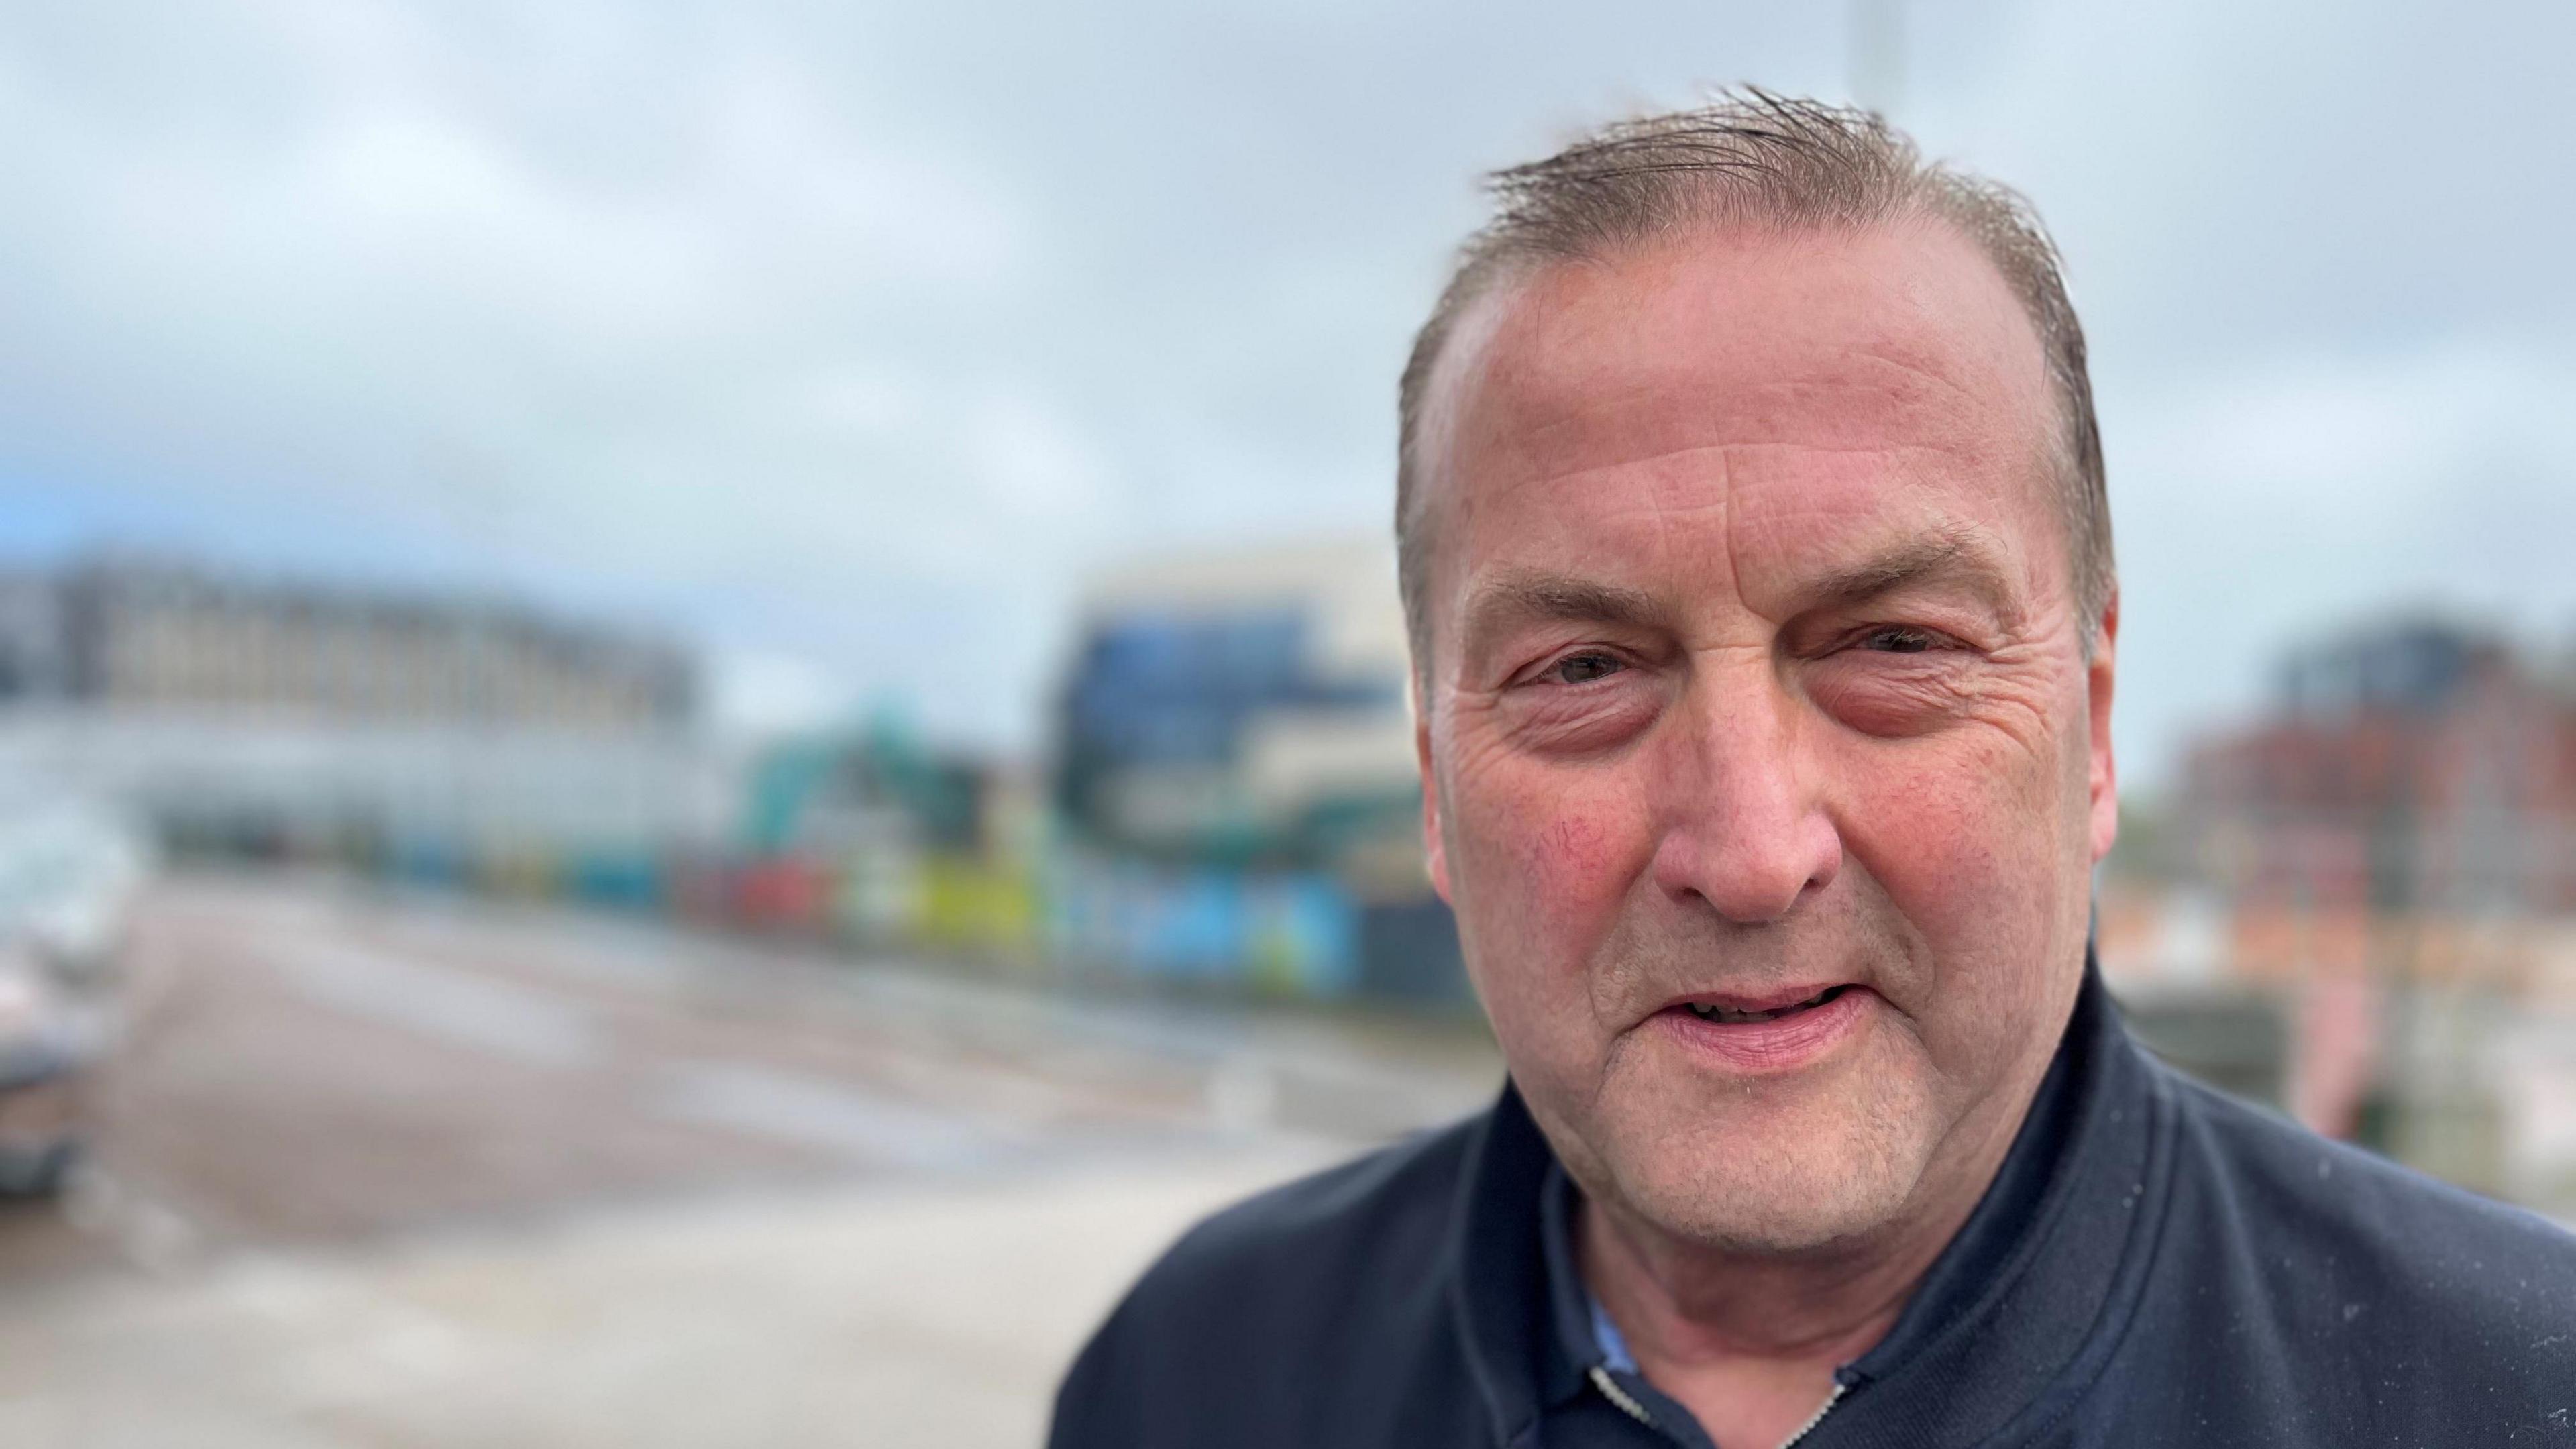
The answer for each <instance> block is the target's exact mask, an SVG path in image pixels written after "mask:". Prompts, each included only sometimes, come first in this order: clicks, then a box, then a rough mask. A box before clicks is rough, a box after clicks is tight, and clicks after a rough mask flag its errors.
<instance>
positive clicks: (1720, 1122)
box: [1587, 1072, 1940, 1255]
mask: <svg viewBox="0 0 2576 1449" xmlns="http://www.w3.org/2000/svg"><path fill="white" fill-rule="evenodd" d="M1662 1095H1663V1094H1640V1096H1641V1097H1642V1098H1643V1100H1641V1101H1639V1102H1638V1103H1636V1104H1635V1110H1632V1111H1629V1112H1624V1113H1621V1114H1619V1115H1621V1116H1624V1117H1626V1118H1627V1119H1628V1120H1627V1121H1625V1122H1620V1123H1605V1124H1604V1125H1605V1126H1609V1127H1610V1128H1611V1130H1610V1132H1609V1133H1608V1134H1606V1137H1605V1138H1604V1139H1601V1146H1602V1149H1603V1150H1602V1152H1601V1153H1600V1154H1599V1157H1598V1158H1597V1159H1596V1168H1597V1169H1598V1170H1601V1171H1603V1172H1605V1173H1606V1176H1607V1178H1608V1184H1607V1185H1608V1186H1609V1187H1610V1189H1611V1190H1612V1191H1614V1192H1615V1193H1616V1194H1617V1197H1618V1199H1619V1200H1620V1201H1621V1202H1622V1203H1623V1204H1624V1205H1625V1206H1626V1207H1627V1209H1628V1210H1629V1211H1630V1212H1632V1213H1634V1214H1636V1215H1637V1216H1639V1217H1641V1218H1643V1219H1644V1220H1645V1221H1646V1222H1647V1223H1649V1224H1651V1225H1652V1226H1654V1227H1655V1228H1656V1229H1657V1230H1659V1231H1661V1232H1663V1233H1666V1234H1669V1235H1670V1236H1672V1237H1674V1238H1676V1239H1679V1240H1682V1241H1685V1242H1692V1243H1697V1244H1699V1245H1701V1246H1703V1247H1706V1248H1709V1249H1712V1250H1715V1251H1720V1252H1726V1253H1736V1254H1765V1255H1784V1254H1796V1253H1802V1252H1809V1251H1813V1250H1817V1249H1821V1248H1826V1247H1829V1246H1831V1245H1834V1244H1836V1243H1841V1242H1846V1241H1849V1240H1852V1239H1855V1238H1862V1237H1866V1236H1869V1235H1870V1234H1872V1233H1874V1232H1876V1231H1878V1230H1879V1229H1881V1228H1883V1227H1885V1226H1886V1225H1887V1224H1889V1223H1891V1222H1894V1221H1896V1220H1898V1219H1899V1218H1901V1217H1902V1216H1903V1215H1904V1213H1905V1211H1906V1208H1907V1205H1908V1204H1909V1203H1911V1202H1912V1201H1913V1200H1914V1197H1915V1195H1916V1192H1917V1189H1918V1188H1919V1187H1920V1186H1921V1184H1922V1181H1923V1177H1924V1173H1925V1170H1926V1169H1927V1168H1928V1166H1929V1165H1930V1162H1931V1158H1932V1152H1933V1148H1934V1145H1935V1143H1936V1142H1937V1141H1938V1139H1939V1137H1940V1133H1939V1132H1938V1131H1937V1130H1936V1127H1935V1124H1934V1121H1933V1118H1934V1116H1935V1115H1936V1114H1935V1113H1934V1112H1933V1110H1932V1104H1931V1102H1930V1101H1929V1100H1928V1098H1927V1096H1926V1094H1925V1093H1923V1092H1922V1091H1921V1090H1920V1084H1919V1083H1917V1082H1915V1081H1913V1080H1911V1079H1908V1078H1904V1077H1900V1076H1897V1075H1895V1074H1872V1073H1865V1072H1864V1073H1854V1074H1849V1075H1846V1076H1842V1077H1841V1079H1840V1080H1829V1081H1825V1082H1819V1083H1815V1084H1813V1085H1812V1087H1811V1088H1810V1089H1809V1090H1807V1091H1804V1092H1801V1093H1798V1094H1797V1095H1796V1097H1795V1098H1793V1099H1791V1100H1787V1101H1781V1100H1768V1101H1766V1100H1763V1099H1761V1098H1757V1097H1739V1098H1736V1099H1734V1100H1730V1101H1725V1102H1722V1103H1708V1102H1701V1103H1698V1104H1695V1106H1696V1110H1693V1109H1692V1107H1691V1106H1685V1105H1683V1104H1677V1103H1672V1102H1669V1101H1666V1100H1657V1099H1658V1098H1659V1097H1661V1096H1662ZM1677 1109H1678V1110H1677ZM1587 1186H1590V1184H1587Z"/></svg>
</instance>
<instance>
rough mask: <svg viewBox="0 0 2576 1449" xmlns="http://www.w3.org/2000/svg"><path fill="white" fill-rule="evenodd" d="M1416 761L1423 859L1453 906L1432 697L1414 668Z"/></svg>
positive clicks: (1434, 885)
mask: <svg viewBox="0 0 2576 1449" xmlns="http://www.w3.org/2000/svg"><path fill="white" fill-rule="evenodd" d="M1411 688H1412V694H1413V762H1414V767H1415V768H1416V769H1417V770H1418V771H1419V772H1420V773H1421V776H1422V861H1423V864H1424V865H1425V866H1427V867H1429V868H1430V871H1431V889H1432V890H1434V891H1436V892H1438V893H1439V896H1440V899H1441V900H1442V901H1444V902H1447V903H1448V904H1449V905H1450V906H1451V907H1452V908H1455V907H1456V906H1457V904H1458V903H1457V902H1456V901H1454V900H1451V899H1450V896H1449V848H1448V846H1447V845H1446V844H1445V843H1444V842H1443V841H1442V839H1441V835H1440V783H1439V776H1438V775H1436V774H1434V773H1433V772H1432V769H1431V700H1430V696H1429V693H1428V691H1426V690H1425V689H1424V687H1423V683H1422V671H1421V670H1419V669H1416V670H1414V671H1413V684H1412V686H1411Z"/></svg>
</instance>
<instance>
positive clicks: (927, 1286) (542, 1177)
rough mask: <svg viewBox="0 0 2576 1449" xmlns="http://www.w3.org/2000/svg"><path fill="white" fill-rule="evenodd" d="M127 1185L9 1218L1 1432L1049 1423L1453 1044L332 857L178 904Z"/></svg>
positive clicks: (111, 1114) (1444, 1087)
mask: <svg viewBox="0 0 2576 1449" xmlns="http://www.w3.org/2000/svg"><path fill="white" fill-rule="evenodd" d="M127 980H128V985H127V994H128V1002H127V1012H126V1017H127V1027H126V1030H125V1032H124V1034H123V1036H122V1039H121V1040H120V1042H119V1045H118V1048H117V1051H116V1055H115V1057H114V1060H113V1061H112V1063H111V1064H110V1067H109V1069H108V1070H107V1071H106V1072H105V1073H104V1074H103V1075H102V1078H101V1080H100V1082H99V1085H98V1090H97V1092H96V1094H95V1096H96V1101H95V1115H96V1119H97V1122H98V1138H99V1147H98V1153H97V1159H98V1160H97V1170H96V1171H95V1172H94V1173H92V1174H90V1175H89V1176H88V1177H87V1178H86V1179H85V1180H84V1181H83V1182H81V1183H80V1184H79V1185H78V1186H77V1188H76V1190H75V1191H74V1192H73V1194H72V1195H71V1196H70V1198H69V1200H68V1201H67V1202H66V1204H65V1206H64V1210H63V1211H61V1212H54V1211H48V1210H39V1209H29V1208H20V1209H16V1210H13V1211H9V1212H5V1213H0V1446H5V1445H16V1444H29V1445H37V1444H44V1445H51V1444H80V1445H91V1444H96V1445H103V1446H105V1445H129V1444H131V1445H160V1444H189V1445H210V1444H211V1445H231V1444H238V1445H243V1446H296V1449H302V1446H308V1445H360V1444H364V1445H377V1444H401V1445H449V1444H454V1445H468V1444H471V1445H477V1446H481V1445H527V1446H531V1449H535V1446H545V1449H555V1446H569V1445H590V1444H601V1445H608V1444H616V1445H620V1446H635V1445H658V1444H671V1445H682V1444H691V1445H694V1444H708V1443H725V1444H742V1445H767V1444H775V1445H808V1444H812V1445H839V1444H852V1445H859V1444H865V1445H905V1444H924V1445H928V1444H938V1445H943V1446H949V1445H955V1446H970V1449H971V1446H976V1445H985V1444H990V1445H997V1446H998V1445H1005V1444H1026V1443H1030V1442H1033V1441H1034V1439H1035V1438H1036V1437H1037V1434H1038V1426H1039V1424H1040V1422H1041V1421H1042V1415H1043V1411H1044V1403H1045V1397H1046V1393H1047V1390H1048V1388H1049V1387H1050V1385H1051V1383H1052V1380H1053V1378H1054V1375H1055V1373H1056V1372H1057V1371H1058V1370H1059V1369H1060V1367H1061V1364H1062V1361H1063V1358H1064V1356H1065V1355H1066V1354H1067V1353H1069V1352H1070V1350H1071V1348H1072V1347H1073V1345H1074V1344H1075V1343H1077V1342H1078V1341H1079V1339H1080V1337H1081V1335H1082V1334H1083V1332H1084V1331H1086V1329H1087V1328H1088V1326H1089V1325H1090V1324H1091V1323H1092V1322H1093V1321H1094V1320H1095V1319H1096V1318H1097V1316H1098V1314H1099V1313H1100V1312H1101V1311H1102V1310H1103V1309H1104V1308H1105V1307H1106V1305H1107V1303H1108V1302H1109V1301H1110V1299H1111V1298H1112V1297H1113V1296H1114V1294H1115V1292H1116V1290H1117V1288H1118V1287H1119V1285H1120V1284H1121V1283H1123V1282H1124V1280H1125V1279H1126V1278H1127V1277H1128V1275H1130V1274H1132V1272H1133V1271H1134V1270H1135V1268H1136V1267H1137V1266H1138V1265H1139V1264H1140V1263H1141V1262H1142V1261H1143V1260H1144V1259H1145V1258H1146V1257H1148V1256H1150V1255H1151V1253H1152V1252H1153V1251H1154V1250H1155V1249H1156V1248H1157V1247H1158V1246H1159V1245H1160V1244H1161V1243H1162V1242H1164V1241H1166V1240H1167V1239H1168V1237H1169V1236H1170V1234H1171V1233H1172V1232H1173V1231H1175V1230H1176V1229H1177V1228H1178V1227H1179V1226H1181V1225H1182V1224H1184V1223H1186V1222H1187V1221H1188V1220H1189V1219H1190V1218H1192V1217H1194V1216H1196V1215H1197V1214H1198V1213H1200V1212H1203V1211H1205V1210H1206V1209H1207V1208H1208V1207H1209V1206H1212V1205H1214V1204H1216V1203H1218V1202H1222V1201H1224V1200H1226V1199H1227V1198H1230V1197H1233V1196H1236V1195H1239V1194H1240V1193H1241V1192H1243V1191H1246V1190H1249V1189H1250V1188H1252V1187H1254V1186H1257V1185H1259V1184H1260V1183H1262V1182H1266V1181H1270V1180H1275V1179H1276V1178H1279V1177H1282V1176H1285V1175H1288V1174H1290V1173H1293V1172H1295V1171H1297V1170H1300V1169H1302V1168H1305V1167H1308V1166H1312V1165H1314V1164H1317V1163H1320V1162H1322V1161H1325V1160H1328V1159H1329V1158H1331V1157H1333V1156H1336V1155H1340V1154H1343V1153H1347V1152H1348V1151H1350V1150H1352V1149H1353V1148H1354V1147H1355V1146H1357V1145H1361V1144H1365V1143H1367V1142H1370V1141H1375V1140H1381V1139H1383V1138H1385V1137H1387V1136H1390V1135H1393V1134H1395V1133H1398V1132H1401V1131H1403V1130H1407V1129H1409V1128H1411V1127H1414V1126H1418V1125H1422V1124H1425V1123H1429V1122H1433V1121H1438V1120H1443V1119H1445V1118H1448V1117H1452V1116H1455V1115H1458V1114H1460V1113H1463V1112H1465V1111H1468V1110H1471V1109H1472V1108H1473V1107H1474V1106H1476V1105H1477V1104H1478V1103H1479V1102H1480V1101H1481V1100H1482V1098H1483V1097H1484V1096H1485V1094H1486V1093H1487V1092H1488V1091H1489V1090H1490V1087H1491V1084H1492V1083H1493V1082H1494V1081H1495V1080H1496V1068H1495V1065H1494V1061H1493V1058H1492V1056H1491V1053H1490V1050H1489V1049H1488V1048H1485V1047H1483V1046H1482V1045H1480V1044H1478V1043H1476V1042H1474V1041H1473V1040H1470V1039H1465V1038H1461V1037H1458V1036H1456V1035H1452V1034H1444V1033H1439V1032H1426V1031H1422V1030H1418V1029H1416V1030H1403V1029H1397V1028H1392V1027H1386V1026H1374V1027H1372V1026H1367V1025H1364V1024H1357V1023H1346V1022H1333V1021H1326V1020H1318V1019H1314V1018H1299V1017H1283V1016H1281V1015H1279V1014H1276V1013H1257V1012H1241V1011H1232V1010H1222V1009H1217V1008H1211V1007H1204V1006H1178V1005H1173V1004H1169V1003H1156V1002H1145V1001H1123V1002H1103V1001H1100V1000H1096V999H1085V998H1082V997H1077V996H1069V995H1064V994H1061V993H1054V992H1049V991H1044V990H1040V989H1037V988H1035V987H1034V986H1030V985H1016V984H1013V983H1009V982H997V981H992V980H975V981H967V980H960V979H958V978H957V977H956V976H955V975H954V974H953V973H942V972H939V971H937V970H934V969H930V968H925V967H905V966H900V965H891V964H887V963H875V964H853V963H850V962H847V961H841V960H835V959H832V958H830V957H827V956H824V955H821V954H819V953H813V952H807V951H800V950H797V949H792V948H769V947H762V946H755V945H743V944H738V943H721V942H713V941H708V940H705V939H701V938H694V937H689V936H685V935H679V934H673V933H667V932H662V931H659V930H656V929H652V928H648V927H644V926H639V925H634V924H630V923H620V922H609V921H603V920H599V919H596V918H587V917H579V916H573V915H568V914H562V913H555V912H548V911H541V910H536V909H533V908H530V909H502V908H492V907H487V906H474V905H467V904H460V903H454V902H440V901H435V900H424V899H419V898H403V897H394V896H386V895H382V894H378V893H374V892H371V891H368V890H366V889H363V888H358V887H351V886H344V885H333V884H330V883H327V882H320V881H311V880H306V881H255V880H206V879H193V880H186V881H181V882H176V883H167V884H163V885H161V886H159V887H157V888H156V889H155V890H154V891H153V892H152V893H151V895H150V896H149V897H148V899H147V900H146V902H145V905H144V909H143V910H142V912H141V914H140V916H139V918H138V921H137V924H136V930H135V933H134V937H133V941H132V945H131V948H130V951H129V953H128V976H127Z"/></svg>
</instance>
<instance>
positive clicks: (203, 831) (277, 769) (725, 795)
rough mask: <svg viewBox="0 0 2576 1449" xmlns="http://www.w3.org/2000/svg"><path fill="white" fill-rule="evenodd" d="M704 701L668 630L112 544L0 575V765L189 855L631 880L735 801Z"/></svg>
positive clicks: (716, 828) (522, 877) (473, 874)
mask: <svg viewBox="0 0 2576 1449" xmlns="http://www.w3.org/2000/svg"><path fill="white" fill-rule="evenodd" d="M696 695H697V684H696V668H695V664H694V661H693V660H692V658H691V656H690V655H689V654H688V653H687V652H686V651H685V650H684V649H682V648H681V647H680V646H679V645H677V644H676V643H674V642H672V641H670V640H667V639H663V638H660V637H658V636H656V635H653V634H650V633H648V632H644V631H640V630H631V629H620V628H614V627H608V626H603V625H598V624H590V623H578V622H573V621H569V620H565V619H562V618H558V617H556V616H553V615H550V614H546V613H542V612H539V611H537V610H534V609H530V608H526V607H522V606H517V605H512V604H507V603H502V602H497V601H494V600H491V599H488V598H479V597H474V596H469V595H465V594H461V593H460V594H454V595H437V594H428V593H420V592H396V591H390V590H387V591H378V590H370V589H365V588H360V587H355V586H348V585H319V584H305V583H289V582H277V581H269V580H257V579H248V578H240V577H234V576H230V575H227V574H224V573H222V572H219V571H217V570H214V569H211V568H206V567H200V566H192V565H187V564H179V563H168V562H138V561H132V560H122V559H106V560H92V561H88V562H82V563H76V564H72V565H69V566H66V567H63V568H60V569H55V570H29V571H22V572H19V573H16V574H13V575H9V576H7V577H5V578H0V781H5V780H34V781H44V782H48V783H51V784H57V785H60V786H62V787H64V788H66V789H71V790H75V791H78V792H80V793H81V794H82V795H84V796H85V797H87V798H93V799H97V800H100V801H102V802H105V803H108V804H112V805H115V806H120V807H122V808H124V809H125V810H127V811H129V812H131V813H132V814H133V815H134V816H135V817H137V818H139V819H140V820H142V821H144V822H146V823H147V824H149V825H151V826H152V827H154V828H155V829H156V830H157V831H158V833H159V834H160V835H161V837H162V838H163V839H164V841H165V842H167V843H169V844H171V845H173V846H175V847H176V848H178V849H180V850H182V851H192V850H208V851H214V852H218V853H224V854H234V855H252V856H261V857H284V858H334V859H344V860H357V861H362V862H366V863H370V864H373V865H377V866H381V867H383V868H386V869H389V870H393V871H396V872H397V873H400V874H404V875H408V876H413V877H420V878H432V879H441V880H455V879H466V878H474V879H483V878H487V877H488V878H499V879H506V880H508V881H512V882H520V883H527V884H531V885H533V884H535V883H537V882H538V881H540V880H541V879H550V878H553V877H558V876H561V877H578V878H581V879H585V880H593V881H604V880H611V879H613V880H615V881H618V882H626V883H628V884H621V885H617V886H615V887H614V890H612V891H610V892H609V893H615V892H616V891H624V892H627V893H629V894H632V893H634V892H635V890H636V887H634V886H633V885H632V884H631V883H632V882H633V881H635V880H636V879H638V878H640V877H641V876H642V875H643V874H646V873H648V871H649V869H650V867H649V862H650V861H652V860H653V859H654V858H656V857H657V856H658V855H659V854H660V853H661V852H663V851H664V850H666V849H667V848H668V847H669V846H670V845H671V844H672V843H673V842H675V841H686V840H699V839H706V838H709V837H711V836H713V835H715V834H717V833H720V832H721V830H722V829H723V828H725V822H728V821H729V820H730V818H731V815H732V813H733V811H734V810H735V809H737V808H738V805H739V792H738V789H737V788H736V787H735V785H734V784H733V783H732V779H731V774H730V771H731V763H730V762H729V761H726V760H724V759H722V758H720V757H719V756H718V755H717V754H715V753H714V752H713V751H712V750H711V749H710V747H709V745H708V743H707V742H706V741H705V740H704V739H703V738H702V737H701V736H700V734H699V732H698V731H697V729H696V728H695V703H696ZM592 893H600V892H598V891H594V892H592Z"/></svg>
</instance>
